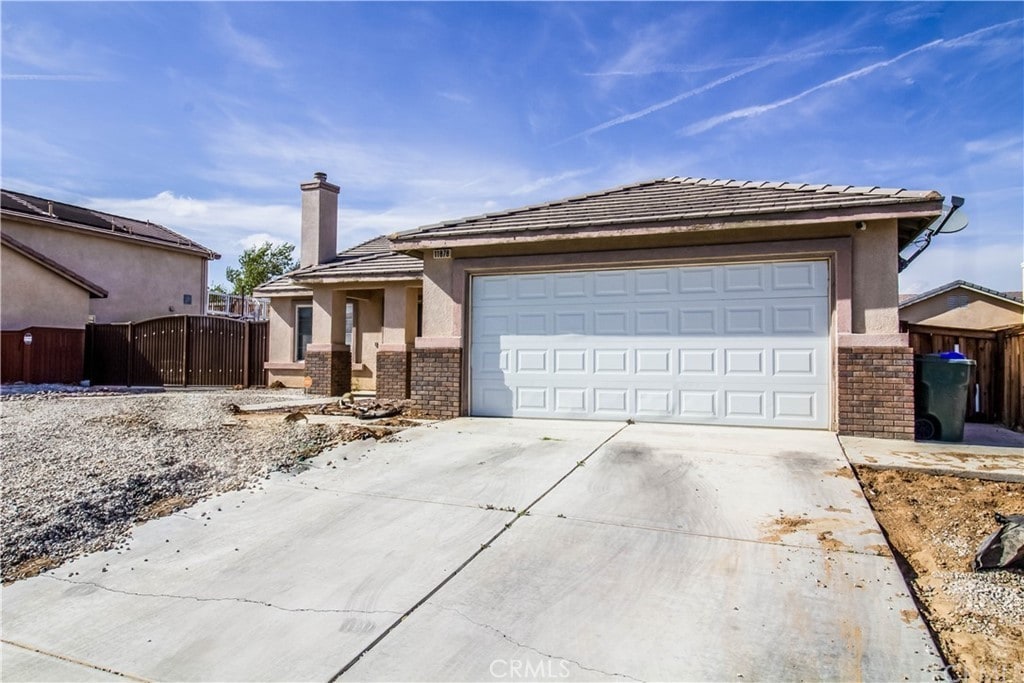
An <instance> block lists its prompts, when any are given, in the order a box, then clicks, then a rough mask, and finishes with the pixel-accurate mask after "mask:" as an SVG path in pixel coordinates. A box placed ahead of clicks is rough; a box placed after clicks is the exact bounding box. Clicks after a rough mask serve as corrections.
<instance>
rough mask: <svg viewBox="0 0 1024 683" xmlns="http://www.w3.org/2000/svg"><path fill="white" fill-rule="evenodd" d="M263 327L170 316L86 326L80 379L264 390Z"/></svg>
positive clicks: (262, 324) (265, 336)
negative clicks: (83, 360)
mask: <svg viewBox="0 0 1024 683" xmlns="http://www.w3.org/2000/svg"><path fill="white" fill-rule="evenodd" d="M267 325H268V324H267V322H266V321H260V322H251V321H242V320H232V319H230V318H222V317H217V316H204V315H174V316H167V317H163V318H152V319H150V320H143V321H141V322H133V323H110V324H101V325H95V324H94V325H88V326H87V327H86V334H85V375H86V378H87V379H89V380H90V381H91V382H92V383H93V384H98V385H111V384H112V385H123V386H162V385H170V386H206V387H211V386H235V385H241V386H245V387H249V386H263V385H264V384H266V379H265V378H266V373H265V371H264V370H263V364H264V362H266V360H267V354H268V342H269V339H268V334H267Z"/></svg>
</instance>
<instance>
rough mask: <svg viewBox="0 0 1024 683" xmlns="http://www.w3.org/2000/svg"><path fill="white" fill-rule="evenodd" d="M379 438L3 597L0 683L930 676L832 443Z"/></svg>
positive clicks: (564, 428)
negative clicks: (383, 440)
mask: <svg viewBox="0 0 1024 683" xmlns="http://www.w3.org/2000/svg"><path fill="white" fill-rule="evenodd" d="M401 438H402V441H400V442H397V443H387V444H373V443H366V442H361V443H358V444H349V445H347V446H344V447H341V448H338V449H336V450H335V451H333V452H331V453H329V454H325V455H322V456H320V457H319V458H317V459H316V460H315V461H313V468H312V469H311V470H309V471H306V472H304V473H302V474H298V475H286V474H276V475H274V476H273V477H272V479H271V480H270V481H268V482H267V483H266V484H265V485H264V487H263V489H262V490H255V491H243V492H236V493H232V494H227V495H224V496H219V497H218V498H216V499H213V500H210V501H206V502H204V503H201V504H199V505H197V506H195V507H193V508H191V509H189V510H187V511H184V512H181V513H178V514H175V515H172V516H170V517H166V518H163V519H160V520H155V521H153V522H149V523H147V524H145V525H143V526H141V527H139V528H137V529H136V532H135V536H134V538H133V539H132V541H131V543H130V547H129V549H127V550H124V551H121V552H117V551H110V552H105V553H97V554H93V555H90V556H87V557H84V558H81V559H79V560H77V561H75V562H73V563H70V564H68V565H65V566H64V567H62V568H60V569H58V570H54V571H52V572H50V573H48V574H46V575H43V576H39V577H36V578H33V579H28V580H24V581H20V582H18V583H15V584H13V585H11V586H8V587H5V588H4V590H3V627H4V629H3V640H4V644H3V671H2V674H3V680H5V681H6V680H108V679H109V680H114V679H117V680H123V679H124V677H126V676H127V677H129V678H133V679H140V680H220V681H241V680H268V681H275V680H289V681H306V680H319V681H326V680H332V679H340V680H524V679H533V680H536V679H548V678H555V679H567V680H659V679H660V680H730V681H735V680H754V679H770V680H782V679H785V680H791V679H816V680H820V679H833V680H835V679H844V680H845V679H854V678H857V679H861V678H862V679H868V680H904V679H905V677H906V679H907V680H933V678H934V676H935V675H936V673H935V672H936V671H938V670H940V669H941V667H942V662H941V660H940V659H939V657H938V655H937V654H936V652H935V649H934V646H933V645H932V642H931V640H930V638H929V636H928V634H927V632H926V630H925V627H924V624H923V623H922V622H921V620H920V617H919V616H918V614H917V611H916V609H915V607H914V604H913V602H912V600H911V599H910V597H909V596H908V594H907V591H906V587H905V584H904V582H903V579H902V577H901V576H900V573H899V570H898V569H897V567H896V565H895V562H894V561H893V559H892V558H891V557H890V556H889V555H888V551H887V550H886V548H885V545H884V543H885V542H884V539H883V537H882V535H881V532H880V530H879V528H878V526H877V524H876V523H875V521H874V519H873V517H872V516H871V513H870V510H869V509H868V506H867V504H866V502H865V500H864V498H863V496H862V495H861V493H860V490H859V488H858V487H857V485H856V482H855V481H854V479H853V478H852V472H851V471H850V470H849V467H848V465H847V464H846V461H845V458H844V456H843V453H842V450H841V449H840V448H839V444H838V442H837V440H836V438H835V436H834V435H832V434H828V433H825V432H793V431H781V430H774V431H773V430H758V429H726V428H698V427H684V426H669V425H631V426H626V425H623V424H621V423H615V424H611V423H594V422H562V421H523V420H518V421H517V420H477V419H461V420H455V421H451V422H446V423H439V424H436V425H430V426H424V427H419V428H416V429H413V430H409V431H406V432H403V433H402V434H401ZM346 458H347V459H346ZM513 510H514V512H513Z"/></svg>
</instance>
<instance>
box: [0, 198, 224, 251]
mask: <svg viewBox="0 0 1024 683" xmlns="http://www.w3.org/2000/svg"><path fill="white" fill-rule="evenodd" d="M0 215H2V216H7V217H11V218H18V219H20V220H23V221H26V222H29V223H38V224H41V225H45V226H47V227H52V228H58V229H61V230H78V231H82V232H88V233H90V234H94V235H97V236H100V237H109V238H113V239H118V240H122V241H126V242H142V243H143V244H147V245H150V246H154V247H161V248H164V249H170V250H172V251H180V252H185V253H189V254H193V255H196V256H202V257H204V258H206V259H207V260H210V261H217V260H219V259H220V257H221V255H220V254H218V253H217V252H215V251H212V250H210V249H207V248H206V247H203V246H195V247H194V246H190V245H187V244H175V243H174V242H166V241H164V240H157V239H153V238H151V237H145V236H144V235H136V234H129V235H126V234H121V233H117V232H114V231H113V230H103V229H100V228H97V227H94V226H91V225H83V224H82V223H75V222H73V221H67V220H63V219H61V218H50V217H48V216H33V215H31V214H27V213H22V212H20V211H11V210H10V209H0Z"/></svg>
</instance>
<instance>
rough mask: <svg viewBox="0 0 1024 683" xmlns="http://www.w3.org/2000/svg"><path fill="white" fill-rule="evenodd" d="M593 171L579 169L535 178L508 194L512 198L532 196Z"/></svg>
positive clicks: (590, 169)
mask: <svg viewBox="0 0 1024 683" xmlns="http://www.w3.org/2000/svg"><path fill="white" fill-rule="evenodd" d="M593 170H594V169H592V168H581V169H576V170H572V171H565V172H564V173H559V174H557V175H552V176H546V177H544V178H537V179H536V180H531V181H530V182H527V183H525V184H523V185H520V186H519V187H517V188H514V189H513V190H512V191H510V192H509V194H510V195H512V196H514V197H517V196H520V195H524V194H526V195H529V194H534V193H536V192H537V191H539V190H543V189H545V188H548V187H552V186H561V185H563V184H564V183H565V181H567V180H572V179H574V178H579V177H581V176H585V175H587V174H589V173H592V172H593Z"/></svg>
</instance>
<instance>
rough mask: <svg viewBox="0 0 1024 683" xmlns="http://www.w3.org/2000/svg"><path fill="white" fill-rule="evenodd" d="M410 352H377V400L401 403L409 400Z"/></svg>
mask: <svg viewBox="0 0 1024 683" xmlns="http://www.w3.org/2000/svg"><path fill="white" fill-rule="evenodd" d="M411 363H412V354H411V353H410V352H409V351H384V350H379V351H377V398H380V399H384V400H392V401H400V400H402V399H406V398H409V389H410V386H409V366H410V365H411Z"/></svg>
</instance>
